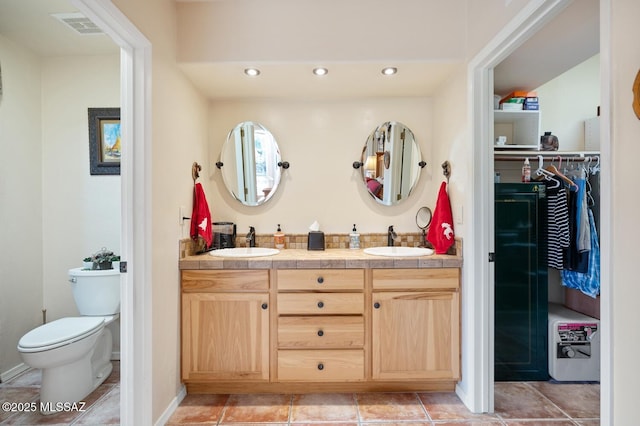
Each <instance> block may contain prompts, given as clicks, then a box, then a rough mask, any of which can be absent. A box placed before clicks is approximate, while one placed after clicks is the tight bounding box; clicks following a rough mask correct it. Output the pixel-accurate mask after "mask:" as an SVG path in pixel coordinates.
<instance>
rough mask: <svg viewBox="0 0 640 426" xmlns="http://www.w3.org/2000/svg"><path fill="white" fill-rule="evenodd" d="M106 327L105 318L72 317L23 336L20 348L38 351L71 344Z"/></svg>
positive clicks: (48, 324) (56, 321)
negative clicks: (38, 349) (37, 349)
mask: <svg viewBox="0 0 640 426" xmlns="http://www.w3.org/2000/svg"><path fill="white" fill-rule="evenodd" d="M103 326H104V317H70V318H60V319H59V320H55V321H52V322H50V323H47V324H44V325H41V326H40V327H38V328H35V329H33V330H31V331H30V332H28V333H27V334H25V335H24V336H22V338H21V339H20V342H18V346H19V347H21V348H24V349H36V348H43V347H49V348H51V347H52V346H55V345H62V344H66V343H71V342H72V341H74V340H78V339H80V338H82V337H85V336H87V335H90V334H92V333H94V332H95V331H97V330H99V329H100V328H102V327H103Z"/></svg>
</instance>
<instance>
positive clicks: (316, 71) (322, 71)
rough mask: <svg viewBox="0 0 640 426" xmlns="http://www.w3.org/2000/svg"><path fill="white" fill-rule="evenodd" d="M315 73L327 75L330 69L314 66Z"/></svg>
mask: <svg viewBox="0 0 640 426" xmlns="http://www.w3.org/2000/svg"><path fill="white" fill-rule="evenodd" d="M313 73H314V74H315V75H327V73H329V70H328V69H326V68H314V69H313Z"/></svg>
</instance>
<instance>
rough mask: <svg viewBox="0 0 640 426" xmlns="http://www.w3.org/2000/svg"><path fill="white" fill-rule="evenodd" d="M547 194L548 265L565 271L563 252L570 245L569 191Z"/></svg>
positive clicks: (555, 191) (556, 190)
mask: <svg viewBox="0 0 640 426" xmlns="http://www.w3.org/2000/svg"><path fill="white" fill-rule="evenodd" d="M546 186H547V189H546V193H547V210H548V213H547V234H548V237H547V264H548V266H549V268H554V269H558V270H562V269H564V262H563V259H564V256H563V252H564V250H565V249H567V248H568V247H569V245H570V233H569V208H568V206H567V190H566V189H565V188H563V187H561V188H557V189H549V187H550V186H553V185H546Z"/></svg>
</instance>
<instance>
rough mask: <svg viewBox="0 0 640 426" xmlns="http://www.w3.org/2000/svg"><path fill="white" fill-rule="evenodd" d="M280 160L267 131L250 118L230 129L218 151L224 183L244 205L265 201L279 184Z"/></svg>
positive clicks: (278, 150) (277, 149)
mask: <svg viewBox="0 0 640 426" xmlns="http://www.w3.org/2000/svg"><path fill="white" fill-rule="evenodd" d="M281 161H282V158H281V156H280V149H279V148H278V144H277V143H276V140H275V138H274V137H273V135H272V134H271V132H269V130H267V129H266V128H265V127H264V126H263V125H261V124H260V123H255V122H252V121H245V122H242V123H239V124H238V125H237V126H235V127H234V128H233V129H232V130H231V131H230V132H229V135H228V136H227V140H226V142H225V143H224V145H223V146H222V152H221V153H220V162H221V163H222V165H221V167H220V169H221V171H222V179H223V181H224V185H225V186H226V188H227V190H228V191H229V192H230V193H231V195H232V196H233V198H235V199H236V200H238V201H240V202H241V203H242V204H244V205H245V206H259V205H261V204H264V203H266V202H267V201H269V199H271V197H273V194H275V192H276V190H277V189H278V185H279V184H280V176H281V170H280V166H279V165H278V163H280V162H281Z"/></svg>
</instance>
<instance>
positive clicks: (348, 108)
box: [186, 98, 437, 234]
mask: <svg viewBox="0 0 640 426" xmlns="http://www.w3.org/2000/svg"><path fill="white" fill-rule="evenodd" d="M433 108H434V107H433V102H432V101H431V99H429V98H384V99H382V98H378V99H360V100H358V99H354V100H347V101H317V102H306V101H291V100H268V101H260V100H252V101H228V102H213V103H212V104H211V107H210V113H209V114H210V116H209V122H210V135H209V162H208V171H209V172H210V174H211V181H212V185H211V190H210V191H209V192H208V201H209V206H210V209H211V211H212V215H213V220H214V221H215V220H229V221H234V222H236V223H237V224H238V232H239V233H246V232H247V231H248V229H249V228H248V227H249V226H250V225H251V226H255V227H256V232H257V233H258V234H270V233H273V232H275V230H276V227H277V224H278V223H280V224H282V228H283V230H284V231H285V232H287V233H306V232H308V227H309V225H310V224H311V223H312V222H313V221H314V220H317V221H318V222H319V223H320V225H321V228H322V230H324V231H325V232H332V233H349V231H350V230H351V228H352V226H353V224H354V223H356V224H357V226H358V230H359V231H360V232H386V230H387V227H388V226H389V225H394V226H395V229H396V230H397V231H399V232H417V231H418V230H419V229H418V228H417V227H416V223H415V215H416V212H417V211H418V209H419V208H420V207H421V206H423V205H427V206H430V207H431V208H433V207H434V204H435V195H434V194H435V192H436V190H437V188H435V187H434V185H435V184H434V183H433V182H432V179H433V177H432V176H433V172H434V167H436V164H435V162H433V160H432V151H433V149H434V141H433V131H434V126H433V121H432V116H433ZM247 120H250V121H257V122H260V123H261V124H263V125H264V126H265V127H266V128H267V129H268V130H269V131H271V133H272V134H273V135H274V136H275V138H276V140H277V142H278V145H279V147H280V152H281V154H282V158H283V160H285V161H288V162H289V163H290V164H291V167H290V168H289V169H288V170H284V171H283V174H282V181H281V184H280V187H279V188H278V190H277V193H276V194H275V195H274V196H273V198H272V199H271V200H269V201H268V202H267V203H265V204H264V205H262V206H259V207H245V206H243V205H242V204H240V203H239V202H238V201H236V200H235V199H233V198H232V197H231V195H230V194H229V193H228V191H227V190H226V188H225V186H224V184H223V181H222V175H221V172H220V171H219V170H218V169H217V168H216V167H215V166H214V163H215V162H216V161H217V160H218V158H219V155H220V151H221V148H222V145H223V143H224V142H225V140H226V138H227V134H228V133H229V131H230V130H231V129H232V128H233V127H234V126H235V125H236V124H238V123H239V122H241V121H247ZM385 121H399V122H401V123H403V124H405V125H406V126H408V127H409V128H410V129H411V130H412V131H413V133H414V136H415V139H416V142H417V143H418V145H419V147H420V150H421V152H422V158H423V159H424V160H425V161H426V162H427V166H426V167H425V168H424V169H422V171H421V175H420V180H419V183H418V185H417V187H416V189H415V190H414V192H413V193H412V194H411V196H410V197H409V198H408V199H407V200H404V201H402V202H401V203H400V204H399V205H397V206H393V207H388V206H382V205H380V204H379V203H377V202H376V201H375V200H374V199H373V198H372V197H371V196H370V195H369V193H368V192H367V191H366V190H365V185H364V183H363V181H362V176H361V171H360V170H355V169H354V168H353V167H352V163H353V162H354V161H359V160H360V158H361V155H362V149H363V147H364V144H365V142H366V140H367V137H368V136H369V134H370V133H371V132H372V131H373V130H374V129H375V128H376V127H377V126H378V125H380V124H382V123H384V122H385ZM417 161H418V160H416V162H417ZM436 172H437V170H436ZM186 233H187V234H188V229H186Z"/></svg>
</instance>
